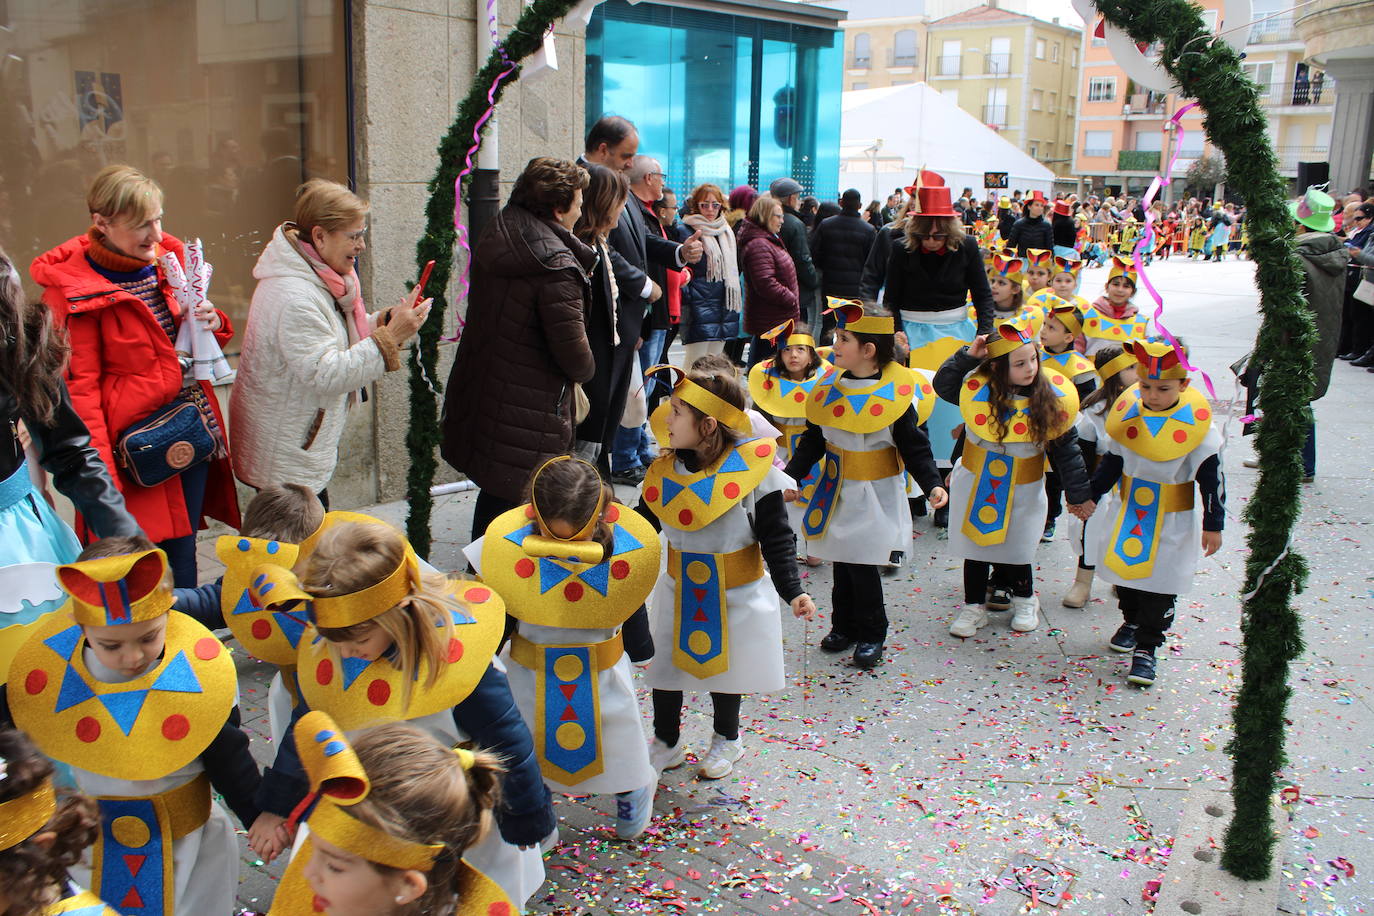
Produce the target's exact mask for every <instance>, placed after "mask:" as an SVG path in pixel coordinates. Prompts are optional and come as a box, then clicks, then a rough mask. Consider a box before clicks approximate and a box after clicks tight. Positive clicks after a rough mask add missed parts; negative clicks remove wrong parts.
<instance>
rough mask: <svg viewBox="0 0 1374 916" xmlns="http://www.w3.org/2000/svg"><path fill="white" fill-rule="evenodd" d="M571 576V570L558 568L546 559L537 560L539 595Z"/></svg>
mask: <svg viewBox="0 0 1374 916" xmlns="http://www.w3.org/2000/svg"><path fill="white" fill-rule="evenodd" d="M571 575H572V570H571V569H566V568H564V567H562V566H559V565H558V564H557V563H555V562H554V561H553V560H550V559H549V558H548V557H540V558H539V594H541V595H542V594H544V593H545V592H547V591H548V590H549V589H551V588H553V587H554V586H555V585H557V584H558V583H560V582H562V581H563V580H564V579H566V578H568V576H571Z"/></svg>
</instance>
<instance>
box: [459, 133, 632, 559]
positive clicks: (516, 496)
mask: <svg viewBox="0 0 1374 916" xmlns="http://www.w3.org/2000/svg"><path fill="white" fill-rule="evenodd" d="M595 168H602V167H601V166H595ZM617 174H618V173H617ZM587 181H588V178H587V172H586V170H584V169H583V168H582V167H580V166H579V165H577V164H576V163H574V162H569V161H567V160H566V159H550V158H545V157H541V158H538V159H531V160H530V162H529V164H528V165H526V166H525V171H524V172H522V173H521V174H520V177H519V178H517V179H516V181H515V188H514V190H512V191H511V196H510V200H509V201H508V202H507V203H506V206H505V207H504V208H502V210H501V212H500V213H499V214H497V216H496V218H495V219H493V220H492V221H491V222H490V223H489V224H488V225H487V227H486V229H485V230H483V232H482V237H481V238H480V239H479V240H478V242H477V246H476V248H475V249H474V250H473V265H472V292H471V294H470V296H469V298H468V314H467V325H466V327H465V328H464V330H463V336H462V339H461V340H459V342H458V353H457V355H456V356H455V357H454V360H453V369H452V371H451V372H450V373H449V377H448V389H447V390H446V392H445V394H444V417H443V430H444V438H443V443H442V444H441V446H440V451H441V453H442V454H443V456H444V460H445V461H447V462H448V463H449V464H451V465H453V467H455V468H456V469H458V470H459V471H462V472H463V473H464V474H467V475H468V477H469V479H471V480H472V481H473V482H474V483H476V484H477V486H478V487H480V488H481V490H480V491H479V492H478V494H477V505H476V507H475V509H474V512H473V521H472V536H473V538H474V539H476V538H479V537H481V536H482V535H483V534H485V533H486V530H487V525H489V524H490V523H491V521H492V519H494V518H496V516H498V515H500V514H501V513H502V512H505V511H506V510H508V509H513V508H515V507H516V506H518V505H520V503H521V501H522V497H523V495H524V489H525V484H526V482H527V481H528V480H529V479H530V476H531V475H532V474H533V473H534V470H535V468H537V467H539V466H540V465H542V464H543V463H544V462H545V461H547V460H548V459H550V458H552V457H554V456H556V455H562V454H566V453H567V452H568V450H569V449H571V448H572V447H573V430H574V428H575V426H576V417H575V410H576V402H577V397H576V395H575V389H576V387H577V385H578V384H580V383H583V382H587V381H589V380H590V379H591V377H592V372H593V371H594V370H595V364H594V363H593V361H592V347H591V345H590V344H589V342H588V340H587V318H586V309H587V308H588V306H589V305H590V303H591V289H590V284H591V282H592V269H593V267H594V266H597V257H596V253H595V252H594V251H592V249H591V248H590V247H588V246H587V245H585V244H583V243H582V241H581V240H579V239H578V238H577V237H576V236H574V235H573V231H572V230H573V226H574V225H576V224H577V218H578V216H579V215H580V214H581V213H582V210H583V192H584V190H585V189H586V187H587ZM623 201H624V199H623V198H622V203H623ZM608 267H609V264H608V263H607V264H605V265H604V266H598V270H597V273H598V279H599V280H600V281H605V280H607V279H608V278H609V277H610V273H609V271H608V270H607V269H606V268H608ZM600 305H601V306H602V307H603V308H604V307H605V306H606V303H605V301H604V298H603V300H602V301H601V302H600ZM600 327H601V328H602V329H603V330H605V331H606V332H607V333H609V327H610V325H609V323H608V321H607V320H603V321H602V322H601V323H600ZM606 343H607V347H606V349H605V351H604V352H605V353H606V355H607V356H608V357H609V355H610V347H609V344H610V337H609V336H607V338H606Z"/></svg>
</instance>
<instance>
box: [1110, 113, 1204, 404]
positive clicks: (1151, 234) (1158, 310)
mask: <svg viewBox="0 0 1374 916" xmlns="http://www.w3.org/2000/svg"><path fill="white" fill-rule="evenodd" d="M1197 104H1198V103H1197V102H1189V103H1188V104H1187V105H1184V106H1183V107H1182V108H1180V109H1179V110H1178V111H1176V112H1174V116H1173V117H1172V118H1170V119H1169V123H1170V124H1172V125H1174V128H1175V129H1176V130H1177V131H1178V142H1177V143H1175V144H1174V152H1173V155H1171V156H1170V157H1169V164H1168V165H1167V166H1165V168H1164V174H1163V175H1156V176H1155V179H1154V181H1152V182H1150V190H1148V191H1146V192H1145V197H1144V199H1143V200H1141V202H1140V205H1141V206H1142V207H1143V208H1144V209H1145V231H1144V232H1143V233H1142V234H1141V236H1140V241H1138V242H1136V243H1135V248H1134V249H1133V250H1132V251H1131V259H1132V260H1133V261H1134V262H1135V270H1136V275H1137V276H1139V277H1140V283H1141V285H1142V286H1144V287H1145V289H1146V290H1147V291H1148V292H1149V294H1150V298H1151V299H1153V300H1154V301H1155V314H1154V323H1155V327H1157V328H1159V333H1160V335H1161V336H1162V337H1163V338H1164V339H1165V340H1166V341H1168V343H1169V345H1170V346H1172V347H1174V348H1176V349H1178V351H1179V354H1178V355H1179V361H1180V362H1181V363H1182V365H1183V368H1184V369H1186V370H1188V371H1189V372H1197V373H1199V374H1200V375H1201V376H1202V383H1203V384H1204V385H1206V386H1207V394H1208V395H1209V396H1210V397H1211V398H1212V400H1214V401H1215V400H1216V399H1217V392H1216V388H1215V387H1214V386H1213V385H1212V377H1211V376H1210V375H1208V374H1207V373H1206V372H1203V371H1202V370H1201V369H1199V368H1198V367H1196V366H1194V365H1192V364H1191V363H1189V362H1188V357H1187V355H1186V354H1185V353H1184V352H1183V350H1182V348H1181V347H1179V343H1178V338H1177V337H1175V336H1174V335H1173V334H1172V333H1170V331H1169V329H1168V328H1166V327H1165V326H1164V320H1163V316H1164V297H1163V296H1161V295H1160V294H1159V291H1158V290H1157V289H1155V285H1154V284H1153V283H1151V282H1150V276H1149V274H1147V273H1146V272H1145V263H1144V259H1143V258H1142V257H1141V252H1143V251H1145V248H1146V246H1147V245H1148V246H1150V248H1151V250H1153V248H1154V240H1155V215H1154V211H1153V210H1151V209H1150V205H1151V204H1153V203H1154V202H1155V197H1156V195H1158V194H1159V190H1160V188H1162V187H1163V186H1164V182H1166V181H1169V180H1171V179H1172V178H1173V176H1174V166H1175V165H1177V164H1178V154H1179V153H1180V152H1181V151H1182V149H1183V137H1184V135H1185V134H1187V131H1186V130H1184V129H1183V116H1184V115H1186V114H1187V113H1188V112H1190V111H1192V110H1193V109H1194V108H1196V107H1197ZM1163 129H1165V130H1167V129H1168V127H1167V125H1166V126H1165V127H1164V128H1163Z"/></svg>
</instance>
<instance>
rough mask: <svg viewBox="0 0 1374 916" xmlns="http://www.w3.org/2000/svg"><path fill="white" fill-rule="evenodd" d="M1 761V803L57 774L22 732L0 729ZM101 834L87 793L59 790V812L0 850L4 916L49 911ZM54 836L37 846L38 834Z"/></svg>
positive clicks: (23, 793) (95, 810) (50, 763)
mask: <svg viewBox="0 0 1374 916" xmlns="http://www.w3.org/2000/svg"><path fill="white" fill-rule="evenodd" d="M0 759H3V760H4V761H5V779H4V780H0V801H9V800H10V799H13V798H19V797H20V796H23V795H27V794H29V793H30V792H32V791H33V790H34V789H36V788H38V787H39V786H40V785H42V784H43V781H44V780H45V779H51V778H52V775H53V765H52V761H50V760H48V758H46V757H44V756H43V755H42V754H40V753H39V752H38V749H37V748H36V747H34V746H33V742H32V741H30V740H29V738H28V736H26V735H25V734H24V733H23V732H21V731H18V730H16V729H4V730H0ZM99 832H100V814H99V812H98V811H97V809H96V806H95V802H94V801H92V800H91V799H89V798H87V797H86V796H84V795H72V794H66V793H64V792H62V791H61V790H59V795H58V803H57V812H56V813H55V814H54V815H53V816H52V819H51V820H49V821H48V822H47V823H46V824H44V825H43V826H42V827H40V828H38V830H37V831H36V832H35V834H34V836H31V837H29V838H28V839H26V840H23V841H22V842H20V843H18V844H16V845H14V846H11V847H10V848H9V849H6V850H5V851H4V852H0V887H3V888H4V889H5V896H6V897H7V898H8V899H9V908H8V909H6V910H5V913H6V916H41V914H43V913H46V912H47V907H48V904H49V903H50V902H51V898H52V894H53V891H54V890H56V889H58V888H60V887H61V886H62V884H63V882H65V881H66V880H67V870H68V869H70V868H71V867H72V866H74V865H76V863H78V862H80V861H81V855H82V853H83V852H84V851H85V850H86V847H88V846H90V845H91V844H92V843H94V842H95V839H96V836H97V834H98V833H99ZM42 833H52V834H54V835H55V839H54V840H53V841H52V842H51V843H39V842H37V841H36V840H35V837H36V836H37V835H38V834H42Z"/></svg>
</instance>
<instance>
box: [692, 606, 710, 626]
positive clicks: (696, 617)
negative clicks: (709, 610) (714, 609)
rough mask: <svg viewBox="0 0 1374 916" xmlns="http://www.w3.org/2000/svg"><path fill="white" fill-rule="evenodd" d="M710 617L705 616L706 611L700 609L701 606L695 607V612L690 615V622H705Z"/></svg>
mask: <svg viewBox="0 0 1374 916" xmlns="http://www.w3.org/2000/svg"><path fill="white" fill-rule="evenodd" d="M710 619H711V618H710V617H707V616H706V611H704V610H703V609H701V608H697V612H696V613H695V614H693V615H692V622H693V623H696V622H698V621H700V622H702V623H705V622H707V621H709V620H710Z"/></svg>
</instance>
